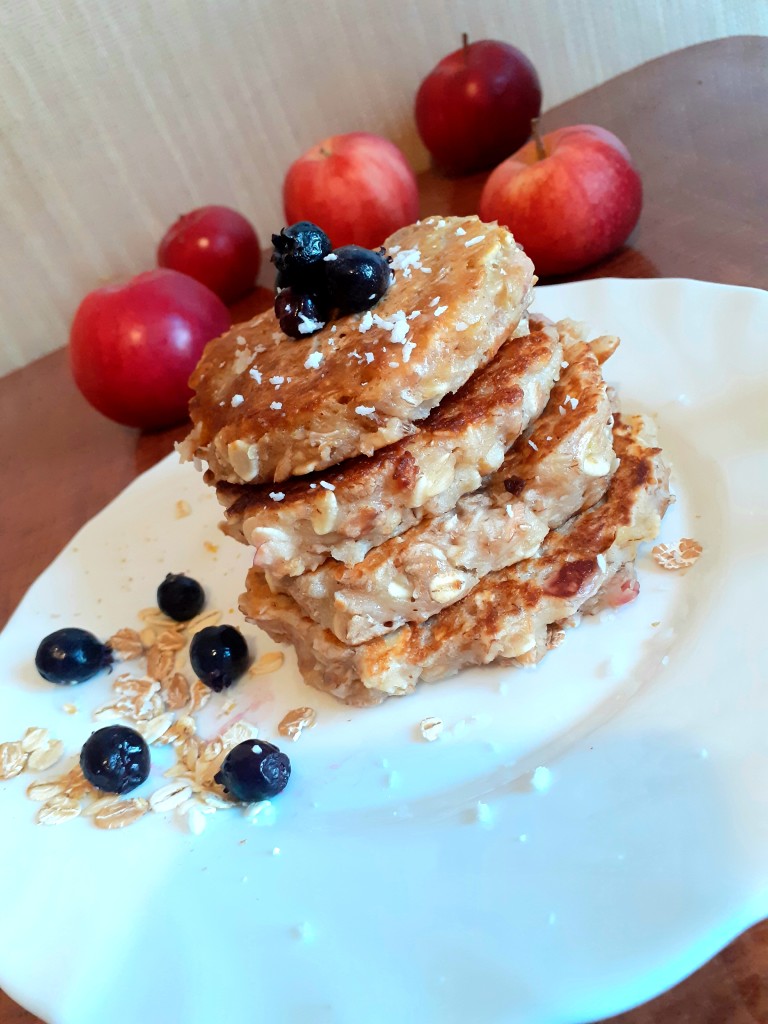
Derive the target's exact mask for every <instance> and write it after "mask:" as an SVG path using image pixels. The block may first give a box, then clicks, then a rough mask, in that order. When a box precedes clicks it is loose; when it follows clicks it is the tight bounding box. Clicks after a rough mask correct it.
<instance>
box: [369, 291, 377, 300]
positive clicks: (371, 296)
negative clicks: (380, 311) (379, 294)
mask: <svg viewBox="0 0 768 1024" xmlns="http://www.w3.org/2000/svg"><path fill="white" fill-rule="evenodd" d="M375 298H376V292H371V294H370V295H369V296H368V301H369V302H370V301H371V299H375Z"/></svg>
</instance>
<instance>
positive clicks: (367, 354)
mask: <svg viewBox="0 0 768 1024" xmlns="http://www.w3.org/2000/svg"><path fill="white" fill-rule="evenodd" d="M363 355H364V356H365V361H366V363H368V364H369V365H370V364H371V363H372V362H373V352H363Z"/></svg>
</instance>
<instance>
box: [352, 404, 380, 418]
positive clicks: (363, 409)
mask: <svg viewBox="0 0 768 1024" xmlns="http://www.w3.org/2000/svg"><path fill="white" fill-rule="evenodd" d="M355 412H356V413H357V415H358V416H373V414H374V413H375V412H376V409H375V408H374V406H372V405H358V406H356V408H355Z"/></svg>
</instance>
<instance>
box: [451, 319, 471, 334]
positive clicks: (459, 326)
mask: <svg viewBox="0 0 768 1024" xmlns="http://www.w3.org/2000/svg"><path fill="white" fill-rule="evenodd" d="M453 326H454V328H455V330H457V331H466V329H467V327H468V324H465V323H464V321H463V320H457V321H456V323H455V324H454V325H453Z"/></svg>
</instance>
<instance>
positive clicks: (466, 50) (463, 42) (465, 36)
mask: <svg viewBox="0 0 768 1024" xmlns="http://www.w3.org/2000/svg"><path fill="white" fill-rule="evenodd" d="M461 45H462V46H463V47H464V60H466V59H467V57H468V56H469V35H468V34H467V33H466V32H462V33H461Z"/></svg>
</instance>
